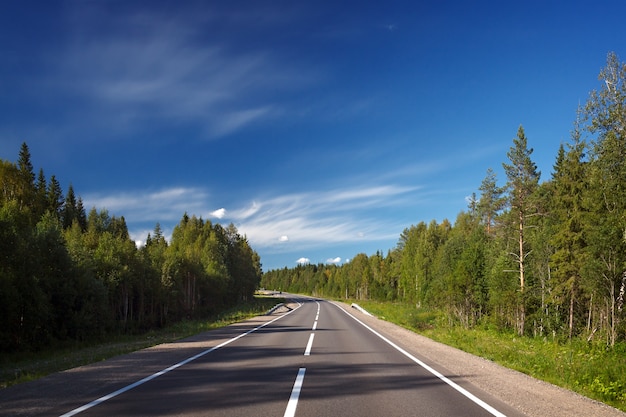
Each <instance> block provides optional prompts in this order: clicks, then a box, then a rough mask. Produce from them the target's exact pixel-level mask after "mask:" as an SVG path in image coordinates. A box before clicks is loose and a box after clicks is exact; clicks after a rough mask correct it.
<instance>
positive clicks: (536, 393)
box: [336, 303, 626, 417]
mask: <svg viewBox="0 0 626 417" xmlns="http://www.w3.org/2000/svg"><path fill="white" fill-rule="evenodd" d="M336 304H337V305H340V306H341V307H342V308H344V309H346V310H348V311H350V312H351V313H352V314H353V315H354V316H355V317H357V318H358V319H359V320H361V321H362V322H364V323H365V324H367V325H368V326H370V327H372V328H373V329H375V330H376V331H378V332H380V333H381V334H383V335H385V336H389V338H391V339H393V340H394V341H397V342H398V343H399V344H401V346H402V347H403V348H406V349H407V350H408V351H410V352H415V353H417V354H419V355H421V356H423V357H425V358H427V359H429V360H430V361H432V362H433V363H436V364H438V365H440V366H441V367H443V368H445V369H446V370H447V371H449V372H450V373H451V374H452V375H460V376H462V377H463V379H465V380H466V381H467V382H469V383H470V384H472V385H474V386H476V387H478V388H479V389H481V390H483V391H485V392H487V393H488V394H489V395H491V396H493V397H495V398H498V399H499V400H500V401H502V402H504V403H506V404H508V405H509V406H511V407H513V408H515V409H517V410H519V411H520V412H522V413H523V414H525V415H527V416H530V417H559V416H563V417H571V416H597V417H624V416H626V413H623V412H621V411H619V410H617V409H615V408H613V407H610V406H608V405H606V404H603V403H600V402H598V401H594V400H591V399H589V398H587V397H583V396H582V395H579V394H576V393H574V392H572V391H569V390H566V389H563V388H560V387H557V386H555V385H552V384H549V383H546V382H543V381H540V380H538V379H535V378H532V377H530V376H528V375H526V374H523V373H521V372H517V371H514V370H511V369H508V368H505V367H503V366H500V365H498V364H496V363H494V362H491V361H489V360H486V359H483V358H480V357H478V356H474V355H471V354H469V353H467V352H463V351H462V350H459V349H456V348H453V347H450V346H447V345H444V344H442V343H439V342H435V341H433V340H431V339H428V338H427V337H424V336H421V335H419V334H416V333H413V332H412V331H410V330H407V329H405V328H403V327H400V326H398V325H395V324H393V323H389V322H387V321H384V320H381V319H378V318H376V317H373V316H368V315H367V314H364V313H362V312H360V311H359V310H357V309H354V308H351V307H350V306H348V305H346V304H343V303H336Z"/></svg>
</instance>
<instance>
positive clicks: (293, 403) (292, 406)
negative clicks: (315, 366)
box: [284, 368, 306, 417]
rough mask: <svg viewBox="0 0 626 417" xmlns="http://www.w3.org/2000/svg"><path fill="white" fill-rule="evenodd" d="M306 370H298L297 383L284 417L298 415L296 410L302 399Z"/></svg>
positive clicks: (294, 385)
mask: <svg viewBox="0 0 626 417" xmlns="http://www.w3.org/2000/svg"><path fill="white" fill-rule="evenodd" d="M305 372H306V368H300V369H299V370H298V376H297V377H296V382H294V384H293V389H292V390H291V396H290V397H289V403H287V409H286V410H285V415H284V417H294V416H295V415H296V408H297V407H298V398H300V391H301V390H302V382H303V381H304V373H305Z"/></svg>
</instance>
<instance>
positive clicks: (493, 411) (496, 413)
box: [331, 303, 506, 417]
mask: <svg viewBox="0 0 626 417" xmlns="http://www.w3.org/2000/svg"><path fill="white" fill-rule="evenodd" d="M331 304H333V305H335V307H337V308H339V310H341V311H343V312H344V313H346V314H347V315H348V316H350V317H352V318H353V319H354V320H355V321H357V322H358V323H359V324H361V326H363V327H365V328H366V329H367V330H369V331H370V332H372V333H374V334H375V335H376V336H378V337H379V338H380V339H382V340H383V341H384V342H386V343H387V344H389V345H390V346H391V347H393V348H394V349H396V350H397V351H398V352H400V353H402V354H403V355H404V356H406V357H407V358H409V359H410V360H412V361H413V362H415V363H416V364H418V365H419V366H421V367H422V368H424V369H426V370H427V371H428V372H430V373H431V374H433V375H435V376H436V377H437V378H439V379H440V380H442V381H443V382H445V383H446V384H448V385H450V386H451V387H452V388H454V389H455V390H457V391H458V392H459V393H461V394H463V395H464V396H465V397H467V398H468V399H470V400H471V401H473V402H474V403H476V404H477V405H478V406H480V407H481V408H483V409H484V410H485V411H487V412H489V413H491V415H494V416H497V417H506V415H505V414H503V413H501V412H500V411H498V410H496V409H495V408H494V407H492V406H491V405H489V404H487V403H486V402H484V401H483V400H481V399H480V398H478V397H477V396H475V395H474V394H472V393H471V392H469V391H468V390H466V389H465V388H463V387H461V386H460V385H458V384H456V383H455V382H453V381H451V380H450V379H448V378H447V377H446V376H444V375H443V374H441V373H440V372H439V371H437V370H435V369H433V368H431V367H430V366H428V365H426V364H425V363H424V362H422V361H421V360H419V359H417V358H416V357H415V356H413V355H412V354H410V353H409V352H407V351H406V350H404V349H402V348H401V347H400V346H398V345H396V344H395V343H393V342H392V341H391V340H389V339H387V338H386V337H385V336H383V335H382V334H380V333H378V332H377V331H376V330H374V329H372V328H371V327H370V326H368V325H367V324H365V323H363V322H362V321H361V320H359V319H358V318H356V317H354V316H353V315H352V314H350V313H348V312H347V311H346V310H344V309H343V308H341V307H339V306H337V305H336V304H334V303H331Z"/></svg>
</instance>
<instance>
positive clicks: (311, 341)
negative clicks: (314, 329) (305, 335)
mask: <svg viewBox="0 0 626 417" xmlns="http://www.w3.org/2000/svg"><path fill="white" fill-rule="evenodd" d="M314 337H315V333H311V336H309V343H307V344H306V350H305V351H304V356H310V355H311V347H313V338H314Z"/></svg>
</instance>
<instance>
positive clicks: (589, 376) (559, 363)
mask: <svg viewBox="0 0 626 417" xmlns="http://www.w3.org/2000/svg"><path fill="white" fill-rule="evenodd" d="M356 302H357V303H358V304H359V305H360V306H361V307H363V308H365V309H366V310H368V311H369V312H370V313H372V314H374V315H375V316H377V317H380V318H382V319H384V320H387V321H390V322H392V323H395V324H398V325H400V326H402V327H405V328H407V329H409V330H413V331H415V332H417V333H419V334H422V335H424V336H426V337H429V338H431V339H433V340H436V341H438V342H441V343H444V344H446V345H449V346H453V347H456V348H458V349H461V350H464V351H466V352H469V353H471V354H474V355H477V356H481V357H483V358H486V359H489V360H492V361H494V362H496V363H499V364H501V365H503V366H505V367H507V368H511V369H515V370H517V371H520V372H523V373H525V374H528V375H530V376H532V377H534V378H537V379H541V380H544V381H547V382H550V383H552V384H554V385H558V386H561V387H563V388H567V389H569V390H572V391H575V392H577V393H579V394H582V395H584V396H586V397H589V398H592V399H595V400H598V401H602V402H604V403H606V404H608V405H611V406H613V407H615V408H617V409H619V410H622V411H626V345H625V344H619V345H617V346H615V347H614V348H607V347H606V346H605V345H604V344H602V343H587V342H586V341H585V340H581V339H574V340H571V341H566V342H563V341H561V342H559V341H553V340H551V339H545V338H532V337H518V336H517V335H515V334H512V333H502V332H498V331H495V330H490V329H484V328H473V329H465V328H462V327H448V326H446V325H441V323H444V322H445V320H443V317H442V316H441V315H440V314H439V313H436V312H432V311H424V310H417V309H416V308H415V306H413V305H407V304H400V303H381V302H374V301H356Z"/></svg>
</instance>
